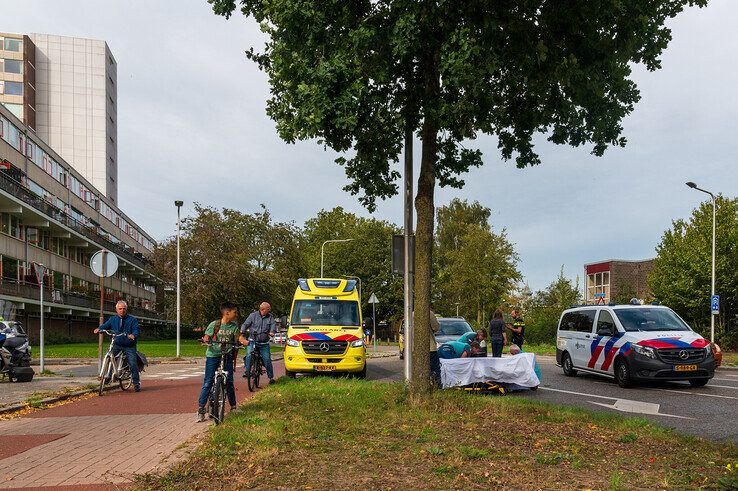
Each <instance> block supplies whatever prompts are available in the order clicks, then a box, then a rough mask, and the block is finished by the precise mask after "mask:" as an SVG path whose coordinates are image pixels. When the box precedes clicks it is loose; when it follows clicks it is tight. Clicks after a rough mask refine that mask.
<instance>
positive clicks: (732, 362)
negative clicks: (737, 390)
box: [723, 351, 738, 367]
mask: <svg viewBox="0 0 738 491" xmlns="http://www.w3.org/2000/svg"><path fill="white" fill-rule="evenodd" d="M723 365H724V366H733V367H734V366H738V352H736V351H723Z"/></svg>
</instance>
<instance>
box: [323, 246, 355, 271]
mask: <svg viewBox="0 0 738 491" xmlns="http://www.w3.org/2000/svg"><path fill="white" fill-rule="evenodd" d="M352 240H354V239H332V240H326V241H325V242H323V245H321V246H320V277H321V278H322V277H323V248H324V247H325V245H326V244H330V243H332V242H351V241H352Z"/></svg>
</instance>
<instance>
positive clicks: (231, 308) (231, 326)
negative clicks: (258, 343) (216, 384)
mask: <svg viewBox="0 0 738 491" xmlns="http://www.w3.org/2000/svg"><path fill="white" fill-rule="evenodd" d="M220 315H221V318H220V320H217V321H213V322H211V323H210V325H208V327H207V329H205V335H204V336H203V337H202V340H203V342H205V343H210V342H211V341H212V344H210V346H208V349H207V351H206V352H205V380H203V383H202V390H201V391H200V398H199V400H198V401H197V405H198V408H197V421H198V422H202V421H205V403H206V402H207V401H208V397H209V395H210V389H211V388H212V386H213V378H214V377H215V372H216V370H217V369H218V366H220V358H221V351H220V344H219V343H218V339H220V338H222V337H223V336H227V337H228V338H230V339H232V340H233V341H231V342H233V343H235V342H236V339H237V338H238V323H237V322H236V317H237V316H238V307H237V306H236V304H234V303H232V302H223V303H222V304H220ZM234 351H235V350H234ZM225 363H226V366H227V367H228V377H227V378H226V395H227V396H228V403H229V404H230V405H231V411H233V409H235V407H236V391H235V389H234V387H233V369H234V356H233V353H229V354H227V355H225ZM223 368H225V367H223Z"/></svg>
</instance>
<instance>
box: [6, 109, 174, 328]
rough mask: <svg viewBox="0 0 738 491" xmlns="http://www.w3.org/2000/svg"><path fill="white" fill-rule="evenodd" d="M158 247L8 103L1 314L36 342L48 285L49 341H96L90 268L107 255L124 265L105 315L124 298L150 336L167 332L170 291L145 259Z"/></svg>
mask: <svg viewBox="0 0 738 491" xmlns="http://www.w3.org/2000/svg"><path fill="white" fill-rule="evenodd" d="M153 247H154V240H153V239H152V238H151V236H149V235H148V234H146V233H145V232H144V231H143V230H142V229H141V227H139V226H138V225H136V224H135V223H134V222H133V220H131V219H130V218H129V217H128V216H126V215H125V213H123V212H122V211H121V210H120V209H119V208H118V207H117V206H116V205H115V203H113V202H112V200H110V199H108V197H107V196H105V194H104V193H101V192H100V191H98V190H96V189H95V188H94V187H93V186H92V184H91V183H90V182H89V181H88V180H87V179H85V178H84V176H82V174H81V173H80V172H77V170H76V169H75V168H74V167H73V166H71V165H69V164H68V163H67V162H65V160H64V159H63V158H61V156H59V155H58V154H57V153H56V152H55V151H54V150H53V149H52V148H51V147H50V146H49V145H47V144H46V143H45V142H44V141H43V140H42V139H41V138H39V136H38V135H37V134H36V133H35V132H34V131H33V130H32V129H31V128H30V127H29V126H28V125H25V124H23V122H22V121H21V120H20V119H19V118H18V117H17V116H16V115H15V114H14V113H13V112H12V111H10V110H9V109H7V108H6V107H5V106H4V105H3V104H0V315H2V316H3V317H4V318H5V319H8V318H9V316H14V317H15V318H16V319H19V320H21V321H22V322H23V323H24V324H25V325H26V326H27V327H30V333H31V335H32V336H36V335H37V333H38V329H37V326H38V319H39V312H40V307H39V304H40V302H39V298H40V293H41V292H40V285H41V282H43V284H44V312H45V319H46V321H47V324H46V328H47V333H48V335H50V336H51V335H56V336H60V337H64V338H67V337H70V338H74V337H76V338H80V339H85V336H86V337H88V338H89V336H90V332H91V330H92V329H93V328H94V327H95V326H96V322H97V312H98V309H99V305H100V304H99V301H100V300H99V296H100V289H99V283H98V278H97V277H96V276H95V275H94V274H93V273H92V271H91V269H90V267H89V261H90V257H91V255H92V254H94V253H95V252H97V251H99V250H101V249H103V248H104V249H107V250H109V251H112V252H113V253H115V254H116V255H117V256H118V258H119V264H120V266H119V269H118V271H117V273H116V274H115V276H114V277H112V278H109V279H107V280H106V282H105V292H104V297H105V300H106V302H105V310H106V312H107V313H108V314H109V315H112V314H113V313H114V309H115V301H116V300H119V299H124V300H126V301H128V303H129V306H130V309H129V312H130V313H132V314H133V315H136V316H137V317H139V319H140V321H141V323H142V325H143V326H144V327H146V326H157V325H159V326H162V325H164V324H165V321H164V320H163V319H164V317H163V316H162V315H161V314H159V313H158V312H157V309H156V307H157V301H160V295H162V294H163V291H162V285H161V281H159V280H158V279H157V278H156V277H155V276H154V274H152V272H151V268H150V265H149V263H148V261H147V260H146V257H145V254H146V253H148V252H150V251H151V250H152V249H153ZM38 264H43V265H44V266H45V271H44V274H43V275H41V274H40V271H41V270H40V269H39V268H38V267H37V265H38Z"/></svg>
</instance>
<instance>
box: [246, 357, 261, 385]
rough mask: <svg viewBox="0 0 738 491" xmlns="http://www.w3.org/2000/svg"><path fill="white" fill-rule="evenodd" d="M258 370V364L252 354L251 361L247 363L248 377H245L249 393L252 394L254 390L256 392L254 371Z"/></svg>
mask: <svg viewBox="0 0 738 491" xmlns="http://www.w3.org/2000/svg"><path fill="white" fill-rule="evenodd" d="M258 368H259V363H258V362H257V361H256V356H254V355H253V353H252V355H251V360H250V361H249V373H248V376H247V377H246V382H247V383H248V386H249V392H253V391H254V390H256V387H258V386H257V385H256V381H257V380H258V376H256V377H254V373H255V369H258Z"/></svg>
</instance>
